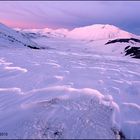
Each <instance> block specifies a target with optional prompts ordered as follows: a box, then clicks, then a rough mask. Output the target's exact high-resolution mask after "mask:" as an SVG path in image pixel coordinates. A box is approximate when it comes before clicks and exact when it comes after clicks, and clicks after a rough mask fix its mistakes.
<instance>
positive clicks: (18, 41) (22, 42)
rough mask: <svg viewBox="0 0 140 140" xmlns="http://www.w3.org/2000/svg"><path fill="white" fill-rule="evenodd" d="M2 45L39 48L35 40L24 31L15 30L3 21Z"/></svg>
mask: <svg viewBox="0 0 140 140" xmlns="http://www.w3.org/2000/svg"><path fill="white" fill-rule="evenodd" d="M0 47H29V48H33V49H37V48H39V46H38V45H37V44H36V43H35V42H33V41H31V40H30V39H29V38H27V37H26V36H25V35H24V34H23V33H21V32H18V31H15V30H13V29H11V28H9V27H7V26H5V25H4V24H2V23H0Z"/></svg>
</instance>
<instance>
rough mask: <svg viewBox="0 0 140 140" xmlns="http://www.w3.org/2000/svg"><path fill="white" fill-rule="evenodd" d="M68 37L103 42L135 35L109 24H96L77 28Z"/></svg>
mask: <svg viewBox="0 0 140 140" xmlns="http://www.w3.org/2000/svg"><path fill="white" fill-rule="evenodd" d="M67 36H68V37H69V38H73V39H81V40H103V39H112V38H115V39H116V38H131V37H135V35H134V34H131V33H129V32H126V31H123V30H121V29H119V28H118V27H116V26H113V25H109V24H107V25H104V24H94V25H91V26H85V27H80V28H75V29H73V30H72V31H70V32H69V33H68V35H67Z"/></svg>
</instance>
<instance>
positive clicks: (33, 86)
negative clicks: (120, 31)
mask: <svg viewBox="0 0 140 140" xmlns="http://www.w3.org/2000/svg"><path fill="white" fill-rule="evenodd" d="M32 40H33V41H34V42H36V43H37V44H38V45H39V46H42V47H43V48H45V49H42V50H37V49H29V48H27V47H19V48H18V47H17V46H18V45H19V44H18V45H16V47H12V48H11V47H3V46H2V47H0V132H1V133H6V134H7V135H3V136H0V138H1V139H4V138H13V139H15V138H59V139H61V138H81V139H82V138H85V139H87V138H96V139H97V138H102V139H103V138H106V139H115V138H122V137H123V138H124V137H125V138H140V134H139V131H140V123H139V122H140V102H139V98H140V68H139V65H140V61H139V60H137V59H132V58H130V57H122V56H120V55H117V56H116V55H114V54H113V53H112V54H111V53H101V52H100V51H96V49H92V47H91V46H89V42H88V43H87V41H80V40H73V39H68V38H64V37H61V38H58V37H57V38H54V37H51V38H47V37H38V38H34V39H32ZM103 42H104V40H103ZM3 43H4V42H3ZM96 43H97V42H96ZM96 43H95V44H94V45H97V47H96V48H98V44H96ZM109 49H110V48H109V47H108V49H107V50H105V51H106V52H107V51H108V50H109ZM114 49H115V47H114ZM99 50H102V49H101V47H99ZM103 52H104V51H103Z"/></svg>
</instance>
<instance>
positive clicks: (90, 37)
mask: <svg viewBox="0 0 140 140" xmlns="http://www.w3.org/2000/svg"><path fill="white" fill-rule="evenodd" d="M67 38H71V39H76V40H81V41H85V42H87V44H88V45H89V46H90V47H91V48H92V50H93V51H94V52H95V51H96V52H103V53H112V54H121V55H130V56H131V57H133V58H140V37H139V36H137V35H134V34H132V33H129V32H127V31H124V30H121V29H120V28H118V27H116V26H113V25H109V24H107V25H104V24H94V25H91V26H85V27H80V28H75V29H73V30H71V31H70V32H69V33H68V34H67ZM128 46H129V47H128Z"/></svg>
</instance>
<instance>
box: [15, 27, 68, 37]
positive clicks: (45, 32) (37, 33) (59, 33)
mask: <svg viewBox="0 0 140 140" xmlns="http://www.w3.org/2000/svg"><path fill="white" fill-rule="evenodd" d="M16 30H18V31H20V32H23V33H24V34H26V35H27V36H29V37H31V38H38V37H47V38H60V37H66V35H67V33H68V29H63V28H62V29H56V30H54V29H50V28H44V29H18V28H17V29H16Z"/></svg>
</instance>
